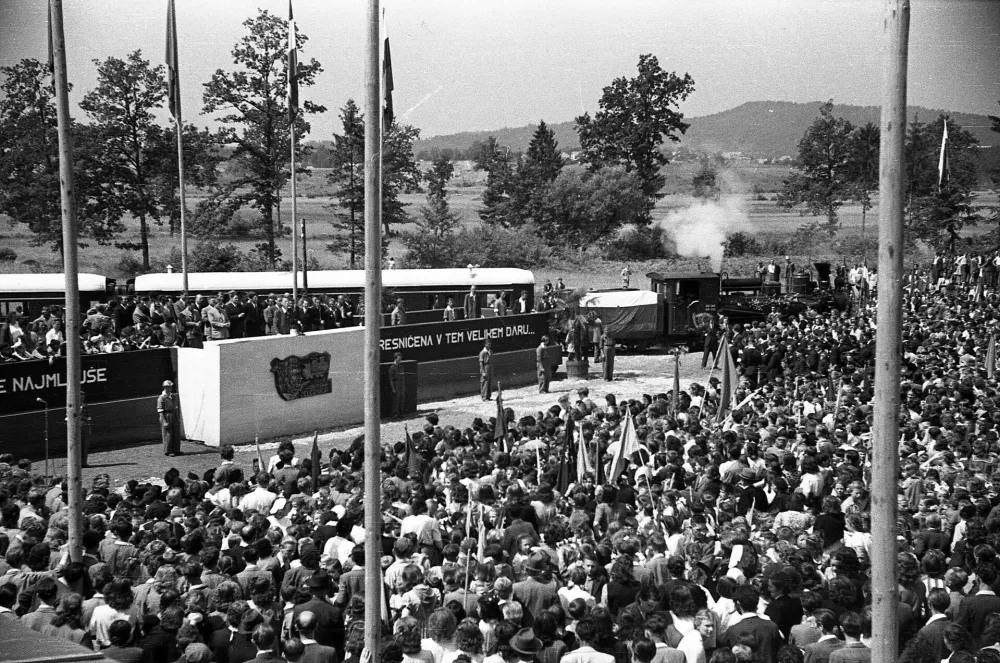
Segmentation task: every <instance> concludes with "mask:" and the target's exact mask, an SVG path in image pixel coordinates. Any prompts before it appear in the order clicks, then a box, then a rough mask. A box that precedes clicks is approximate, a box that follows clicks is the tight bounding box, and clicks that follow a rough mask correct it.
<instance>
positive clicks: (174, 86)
mask: <svg viewBox="0 0 1000 663" xmlns="http://www.w3.org/2000/svg"><path fill="white" fill-rule="evenodd" d="M167 106H168V107H169V108H170V115H171V117H173V118H174V120H175V121H177V122H180V121H181V76H180V64H179V63H178V59H177V16H176V15H175V13H174V0H168V2H167Z"/></svg>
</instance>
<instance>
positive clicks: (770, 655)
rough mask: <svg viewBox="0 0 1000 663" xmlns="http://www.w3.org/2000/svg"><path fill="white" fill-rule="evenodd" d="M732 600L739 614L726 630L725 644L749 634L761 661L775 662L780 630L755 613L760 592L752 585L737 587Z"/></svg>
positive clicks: (766, 662) (765, 662)
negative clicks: (755, 642)
mask: <svg viewBox="0 0 1000 663" xmlns="http://www.w3.org/2000/svg"><path fill="white" fill-rule="evenodd" d="M733 601H734V602H735V603H736V610H737V612H738V613H739V616H738V617H734V618H733V622H732V623H731V624H730V626H729V629H727V630H726V638H725V640H726V642H725V645H726V646H727V647H732V646H733V645H735V644H737V643H738V642H739V641H740V636H743V635H751V636H753V638H754V639H755V640H756V641H757V654H758V655H759V656H760V661H761V663H777V661H778V649H779V648H780V647H781V643H782V638H781V631H780V630H778V627H777V625H776V624H775V623H774V622H772V621H770V620H769V619H765V618H763V617H761V616H760V615H758V614H757V612H756V610H757V604H758V602H759V601H760V594H758V593H757V590H756V589H754V588H753V587H750V586H744V587H739V588H737V589H736V591H735V592H733Z"/></svg>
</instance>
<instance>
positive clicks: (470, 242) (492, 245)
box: [403, 224, 551, 269]
mask: <svg viewBox="0 0 1000 663" xmlns="http://www.w3.org/2000/svg"><path fill="white" fill-rule="evenodd" d="M403 241H404V242H405V243H406V247H407V253H406V256H405V258H404V262H405V263H406V266H407V267H462V266H465V265H479V266H480V267H520V268H522V269H530V268H532V267H538V266H539V265H542V264H543V263H544V262H545V261H546V260H547V259H548V258H549V256H550V255H551V251H550V250H549V247H548V246H547V245H546V244H545V242H544V241H542V239H541V238H539V237H538V235H536V234H535V231H534V229H533V228H531V227H530V226H525V227H523V228H503V227H501V226H493V225H487V224H479V225H477V226H472V227H471V228H469V227H463V228H461V229H460V230H458V232H455V233H453V234H451V235H449V236H444V237H441V238H440V239H439V240H438V242H437V245H436V247H435V249H434V250H432V251H428V250H426V247H425V246H424V244H423V238H421V237H419V236H417V235H416V234H415V233H405V234H404V235H403ZM443 256H447V258H446V259H447V260H448V261H449V262H447V263H446V264H441V263H442V262H443V261H444V260H445V258H442V257H443Z"/></svg>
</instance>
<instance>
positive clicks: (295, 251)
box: [288, 122, 299, 311]
mask: <svg viewBox="0 0 1000 663" xmlns="http://www.w3.org/2000/svg"><path fill="white" fill-rule="evenodd" d="M288 131H289V134H290V135H291V140H290V141H289V142H290V143H291V144H292V302H293V307H294V308H293V310H295V311H297V310H298V307H299V240H298V236H299V233H298V232H297V231H298V228H296V227H295V225H296V221H297V220H298V218H299V203H298V197H297V196H296V195H295V123H294V122H292V123H290V124H289V126H288Z"/></svg>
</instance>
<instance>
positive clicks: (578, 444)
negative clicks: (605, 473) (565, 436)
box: [573, 436, 594, 480]
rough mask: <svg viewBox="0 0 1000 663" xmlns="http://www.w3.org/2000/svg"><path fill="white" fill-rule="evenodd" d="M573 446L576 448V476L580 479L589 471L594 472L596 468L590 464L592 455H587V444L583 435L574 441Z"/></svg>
mask: <svg viewBox="0 0 1000 663" xmlns="http://www.w3.org/2000/svg"><path fill="white" fill-rule="evenodd" d="M573 448H574V449H575V450H576V478H577V480H580V479H582V478H583V475H584V474H586V473H587V472H593V471H594V468H593V467H591V465H590V456H588V455H587V445H586V442H584V440H583V437H582V436H581V437H580V439H578V440H575V441H574V442H573Z"/></svg>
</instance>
